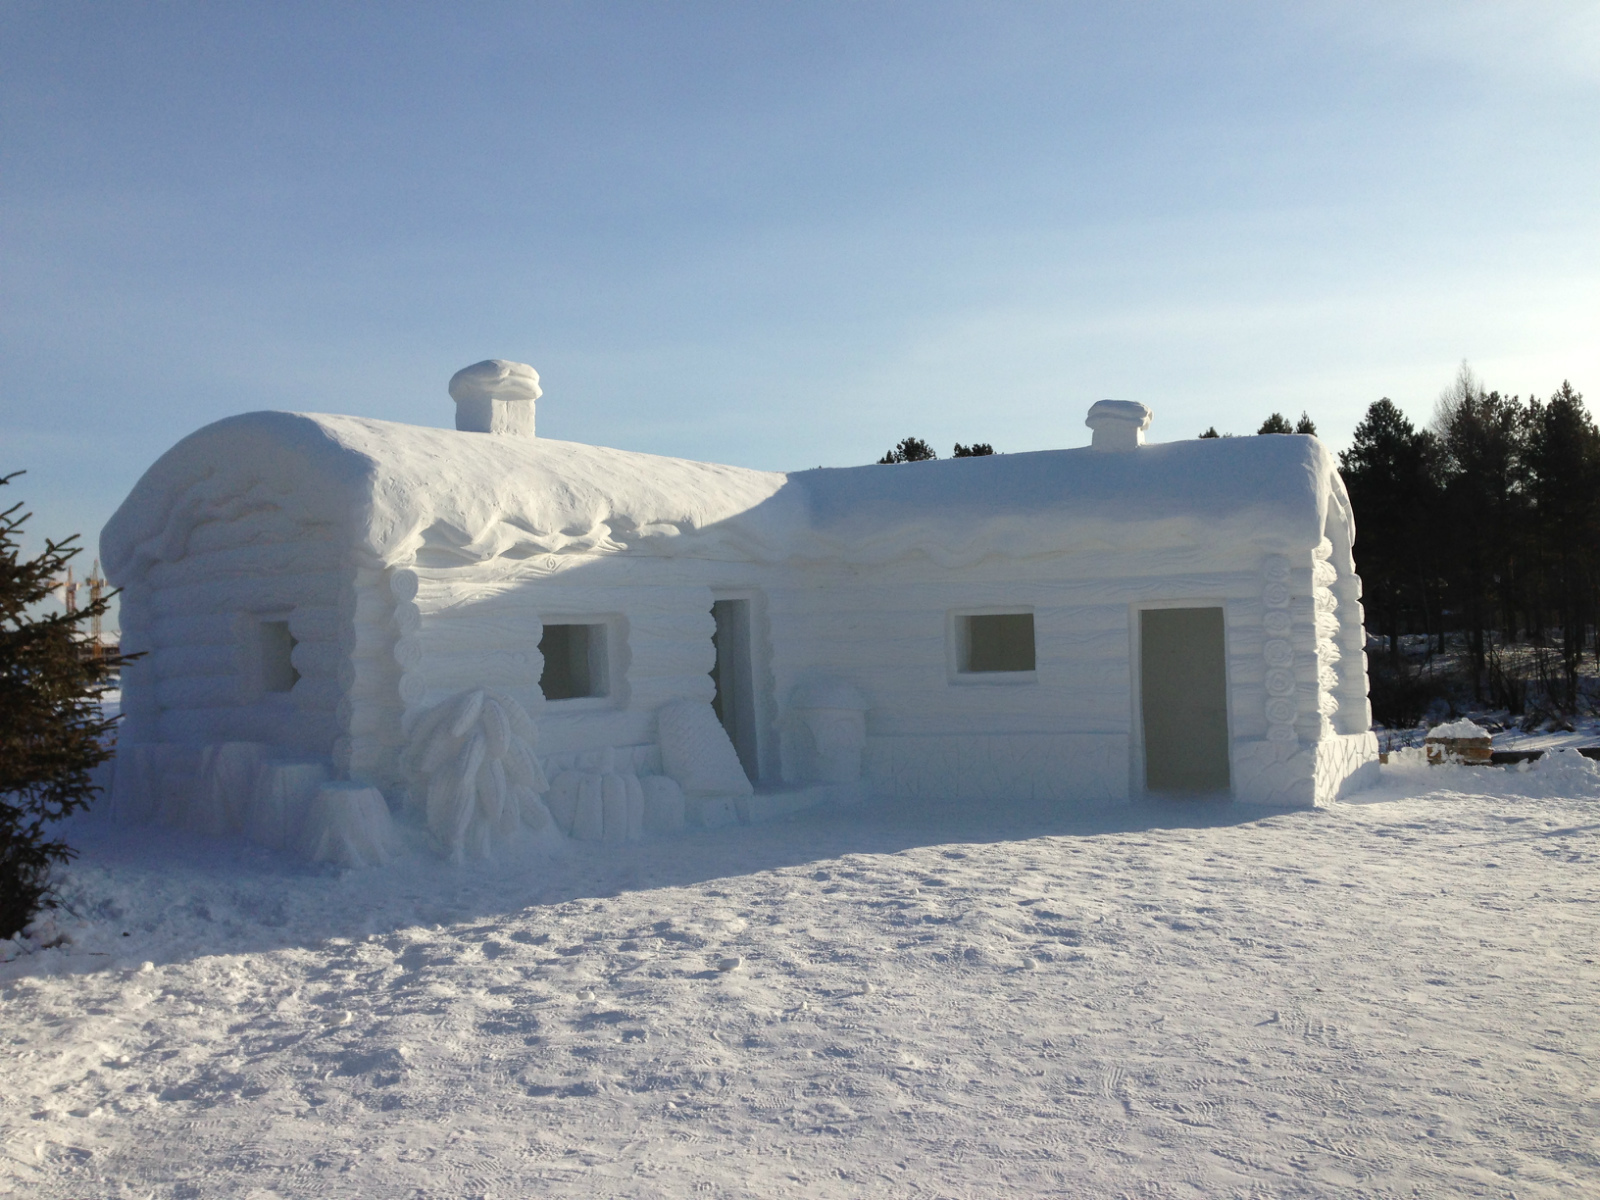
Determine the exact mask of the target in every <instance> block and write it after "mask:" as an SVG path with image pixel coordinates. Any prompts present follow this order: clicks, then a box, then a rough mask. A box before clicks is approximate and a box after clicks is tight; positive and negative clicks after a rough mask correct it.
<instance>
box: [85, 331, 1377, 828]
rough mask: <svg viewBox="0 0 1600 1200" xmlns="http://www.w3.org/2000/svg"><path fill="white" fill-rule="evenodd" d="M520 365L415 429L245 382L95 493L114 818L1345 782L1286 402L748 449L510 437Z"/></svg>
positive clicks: (604, 809) (499, 819)
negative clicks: (1054, 440)
mask: <svg viewBox="0 0 1600 1200" xmlns="http://www.w3.org/2000/svg"><path fill="white" fill-rule="evenodd" d="M537 380H538V377H537V375H536V374H535V373H534V372H533V370H532V368H530V367H526V366H522V365H520V364H514V363H504V362H500V361H499V360H495V361H492V362H489V363H480V364H478V365H476V366H474V367H470V368H467V369H466V370H464V371H462V372H460V373H458V375H457V376H456V378H455V379H454V380H452V382H451V394H452V396H454V397H455V399H456V402H457V414H456V428H455V429H454V430H446V429H436V428H423V427H418V426H410V425H402V424H396V423H392V422H387V421H378V420H368V419H363V418H357V417H347V416H325V415H313V414H298V413H285V412H259V413H248V414H244V415H242V416H237V417H231V418H228V419H226V420H222V421H218V422H217V423H215V424H213V425H209V426H207V427H205V428H203V429H201V430H199V431H198V432H196V433H194V434H191V435H190V436H189V437H187V438H185V439H184V440H183V441H181V442H179V443H178V444H177V445H176V446H174V447H173V448H172V449H171V450H169V451H168V452H167V453H166V454H165V455H163V456H162V457H161V458H160V459H159V460H158V461H157V462H156V463H155V465H154V466H152V467H151V468H150V469H149V471H147V472H146V473H145V475H144V477H143V478H142V479H141V480H140V481H139V483H138V484H137V485H136V486H135V488H134V490H133V492H132V494H131V495H130V496H129V497H128V499H127V500H126V501H125V502H124V504H123V505H122V507H121V508H120V509H119V510H118V511H117V513H116V515H115V516H114V517H113V518H112V520H111V521H110V523H109V524H108V525H107V526H106V529H105V531H104V534H103V535H102V538H101V556H102V561H103V562H104V563H105V564H106V567H107V570H108V571H109V572H110V575H111V578H112V579H113V580H114V581H115V582H116V583H117V584H118V585H120V586H121V587H122V588H123V589H124V590H123V594H122V631H123V639H124V645H125V647H126V648H127V649H128V650H130V651H133V650H140V651H144V652H145V654H146V656H145V657H144V658H143V659H141V660H139V661H138V662H137V663H135V664H134V665H132V666H130V667H129V668H128V670H127V672H126V675H125V679H124V692H123V706H124V712H125V713H126V720H125V723H124V725H123V727H122V733H121V744H120V751H119V758H118V766H117V771H116V780H115V784H114V789H113V790H114V794H115V796H116V804H117V805H118V807H119V809H120V810H123V811H126V812H128V813H129V814H131V815H134V816H141V815H142V816H145V817H151V818H156V819H163V820H167V821H173V822H179V821H181V822H188V823H193V824H197V825H199V826H201V827H202V828H207V829H210V830H212V831H214V832H225V831H230V830H233V831H239V832H244V833H248V834H250V835H251V836H254V837H256V838H257V839H258V840H261V841H264V842H267V843H268V844H274V845H286V844H290V843H292V842H294V841H295V839H296V838H297V837H302V836H303V832H297V824H298V823H303V822H304V821H305V819H306V817H305V813H306V811H308V808H309V806H310V805H311V804H312V797H313V795H314V794H315V793H316V792H317V789H318V788H323V787H325V786H331V785H334V784H338V785H341V786H343V787H345V788H347V789H359V788H367V789H378V790H379V791H381V793H382V795H383V796H384V797H385V798H386V799H387V800H388V802H389V804H390V805H391V807H393V808H395V809H400V808H407V807H409V808H410V809H412V810H414V811H416V812H417V813H419V814H422V815H423V816H424V817H425V818H426V820H427V821H428V823H429V825H430V826H431V827H433V829H434V832H435V834H436V835H437V836H438V837H439V839H440V841H441V843H443V844H444V845H445V846H446V847H447V848H449V849H451V850H453V851H455V852H457V853H459V852H461V851H462V849H463V847H465V848H466V849H468V850H471V849H472V848H473V846H474V845H476V846H477V847H478V848H479V849H481V848H482V847H483V846H484V845H486V844H487V843H488V842H489V841H491V840H492V839H493V838H494V837H496V836H498V835H499V833H500V832H504V831H505V830H507V829H510V828H513V827H515V826H516V824H517V822H518V821H519V820H521V821H523V822H524V823H531V824H534V825H541V824H544V823H546V822H547V821H553V822H554V823H555V824H556V825H557V826H559V827H560V828H562V829H563V830H564V831H565V832H567V833H569V834H571V835H572V836H576V837H585V838H599V839H612V840H622V839H627V838H630V837H637V836H640V834H641V833H643V832H645V831H646V830H648V829H651V828H656V829H671V828H675V827H677V826H679V825H681V824H682V823H683V822H684V821H685V820H687V821H688V822H689V823H691V824H694V823H699V824H715V823H717V822H720V821H728V820H735V819H743V820H753V819H759V818H761V817H763V816H767V815H771V814H774V813H777V812H783V811H787V810H790V809H794V808H798V807H801V806H803V805H805V804H808V803H812V802H814V801H816V800H818V799H824V798H832V799H850V798H859V797H862V796H865V795H867V794H870V793H875V794H879V795H894V796H899V797H909V798H918V797H920V798H928V799H941V800H969V801H974V802H981V801H986V800H998V799H1005V798H1033V799H1049V800H1057V801H1061V802H1064V803H1071V802H1115V801H1122V800H1126V799H1128V798H1129V797H1130V796H1132V795H1138V794H1140V793H1142V792H1144V791H1146V790H1148V791H1150V792H1175V793H1224V794H1231V795H1232V796H1233V797H1235V798H1236V799H1239V800H1242V801H1249V802H1255V803H1264V804H1272V805H1315V804H1319V803H1322V802H1325V801H1327V800H1328V799H1330V798H1332V797H1334V796H1335V795H1337V794H1339V793H1340V791H1341V790H1342V789H1345V788H1348V787H1352V786H1355V785H1357V784H1359V783H1362V782H1365V780H1366V779H1367V778H1369V777H1370V774H1371V773H1372V772H1373V771H1375V769H1376V768H1375V764H1376V761H1377V747H1376V743H1375V740H1374V738H1373V736H1372V734H1371V733H1370V731H1369V725H1370V719H1369V714H1368V706H1367V698H1366V666H1365V656H1364V653H1363V644H1364V634H1363V630H1362V619H1361V605H1360V603H1359V596H1360V590H1361V587H1360V581H1359V580H1358V579H1357V577H1356V575H1355V572H1354V569H1353V563H1352V559H1351V542H1352V539H1353V536H1354V527H1353V523H1352V520H1351V514H1350V505H1349V501H1348V499H1347V497H1346V495H1345V490H1344V487H1343V485H1342V483H1341V482H1340V479H1339V475H1338V473H1337V471H1336V470H1335V466H1334V461H1333V459H1332V457H1331V456H1330V455H1329V453H1328V451H1327V450H1326V449H1325V448H1324V447H1323V446H1322V445H1321V443H1319V442H1318V441H1317V440H1316V439H1315V438H1312V437H1303V436H1296V435H1285V436H1266V437H1246V438H1229V439H1208V440H1195V441H1182V442H1172V443H1167V444H1161V445H1145V444H1144V438H1143V431H1144V429H1145V428H1146V427H1147V426H1148V425H1149V422H1150V411H1149V410H1148V409H1147V408H1145V407H1144V406H1143V405H1142V404H1134V403H1127V402H1115V401H1103V402H1101V403H1099V404H1096V405H1095V406H1094V407H1093V408H1092V409H1091V410H1090V413H1089V418H1088V424H1089V426H1090V427H1091V428H1092V429H1093V431H1094V433H1093V444H1092V446H1089V447H1085V448H1082V449H1073V450H1053V451H1042V452H1035V453H1024V454H1004V455H995V456H992V457H980V458H966V459H951V460H944V461H934V462H924V463H915V464H906V465H897V466H883V465H877V464H874V465H869V466H862V467H850V468H834V469H822V468H819V469H816V470H810V471H798V472H793V473H790V474H781V473H774V472H767V471H753V470H745V469H742V468H739V467H731V466H720V465H716V464H712V463H701V462H690V461H685V460H681V459H673V458H661V457H656V456H653V455H648V454H636V453H631V452H627V451H622V450H611V449H606V448H603V447H599V446H589V445H582V444H577V443H573V442H561V441H552V440H549V439H546V438H540V437H537V436H535V433H534V406H535V402H536V400H537V399H538V397H539V394H540V393H539V388H538V382H537Z"/></svg>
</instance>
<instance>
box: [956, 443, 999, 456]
mask: <svg viewBox="0 0 1600 1200" xmlns="http://www.w3.org/2000/svg"><path fill="white" fill-rule="evenodd" d="M993 453H994V447H993V446H991V445H990V444H989V443H988V442H973V443H972V445H970V446H963V445H962V444H961V443H960V442H957V443H956V448H955V450H954V452H953V453H952V454H951V457H952V458H984V457H986V456H988V455H990V454H993Z"/></svg>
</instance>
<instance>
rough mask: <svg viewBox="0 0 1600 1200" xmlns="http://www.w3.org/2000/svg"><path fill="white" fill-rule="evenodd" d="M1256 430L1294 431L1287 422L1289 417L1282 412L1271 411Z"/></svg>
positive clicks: (1267, 431) (1266, 431) (1271, 431)
mask: <svg viewBox="0 0 1600 1200" xmlns="http://www.w3.org/2000/svg"><path fill="white" fill-rule="evenodd" d="M1256 432H1257V433H1293V432H1294V426H1293V425H1291V424H1289V418H1288V417H1286V416H1284V415H1283V414H1282V413H1273V414H1272V415H1271V416H1270V417H1268V418H1267V419H1266V420H1265V421H1263V422H1261V428H1260V429H1258V430H1256Z"/></svg>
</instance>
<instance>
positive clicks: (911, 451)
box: [878, 437, 939, 465]
mask: <svg viewBox="0 0 1600 1200" xmlns="http://www.w3.org/2000/svg"><path fill="white" fill-rule="evenodd" d="M938 457H939V456H938V454H936V453H935V452H934V449H933V447H932V446H930V445H928V443H927V442H925V441H923V440H922V439H921V438H917V437H908V438H901V439H900V444H899V445H898V446H896V447H895V448H894V449H893V450H891V451H889V452H888V453H887V454H885V455H884V456H883V457H882V458H880V459H879V460H878V463H879V465H887V464H891V463H908V462H930V461H932V460H933V459H936V458H938Z"/></svg>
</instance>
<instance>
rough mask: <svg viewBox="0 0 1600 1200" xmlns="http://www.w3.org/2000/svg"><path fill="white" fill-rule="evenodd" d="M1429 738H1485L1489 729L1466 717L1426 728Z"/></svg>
mask: <svg viewBox="0 0 1600 1200" xmlns="http://www.w3.org/2000/svg"><path fill="white" fill-rule="evenodd" d="M1428 736H1429V737H1431V738H1486V737H1488V736H1489V731H1488V730H1487V729H1485V728H1483V726H1481V725H1475V724H1473V722H1472V721H1470V720H1468V719H1467V718H1466V717H1462V718H1461V719H1460V720H1459V721H1451V722H1450V723H1449V724H1446V725H1435V726H1434V727H1433V728H1432V729H1430V730H1428Z"/></svg>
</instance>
